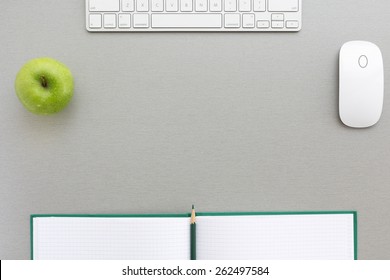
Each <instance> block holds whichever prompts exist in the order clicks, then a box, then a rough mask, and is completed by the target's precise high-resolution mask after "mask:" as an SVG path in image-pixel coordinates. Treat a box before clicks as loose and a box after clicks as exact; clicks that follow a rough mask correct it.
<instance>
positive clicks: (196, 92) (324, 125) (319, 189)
mask: <svg viewBox="0 0 390 280" xmlns="http://www.w3.org/2000/svg"><path fill="white" fill-rule="evenodd" d="M303 4H304V7H303V8H304V10H303V29H302V31H301V32H299V33H285V34H280V33H273V34H265V33H257V34H255V33H240V34H237V33H154V34H146V33H145V34H91V33H88V32H87V31H86V30H85V27H84V25H85V23H84V22H85V18H84V17H85V16H84V0H68V1H59V0H57V1H43V0H37V1H27V0H23V1H11V0H2V1H0V11H2V12H1V17H0V40H1V44H0V87H1V88H0V92H1V102H0V112H1V119H0V258H2V259H28V258H29V253H30V252H29V250H30V247H29V215H30V214H32V213H173V212H187V211H189V207H190V205H191V204H192V203H195V204H196V206H197V208H198V210H201V211H276V210H294V211H296V210H357V211H358V219H359V230H358V235H359V258H360V259H389V258H390V234H389V232H390V218H389V212H390V203H389V202H390V172H389V166H390V149H389V145H390V117H389V116H390V98H387V95H386V96H385V102H384V111H383V115H382V119H381V120H380V122H379V123H378V124H377V125H376V126H375V127H372V128H369V129H364V130H354V129H349V128H346V127H345V126H343V125H342V124H341V123H340V121H339V118H338V51H339V49H340V46H341V45H342V44H343V43H344V42H346V41H349V40H355V39H363V40H368V41H372V42H375V43H376V44H377V45H378V46H379V47H380V48H381V49H382V52H383V56H384V65H385V88H387V87H388V85H389V79H390V63H389V60H388V57H389V54H390V36H389V30H388V27H389V23H390V20H389V17H388V11H390V1H386V0H380V1H367V0H366V1H356V0H344V1H338V0H329V1H307V0H304V1H303ZM41 56H50V57H53V58H56V59H58V60H60V61H62V62H64V63H65V64H67V65H68V66H69V67H70V68H71V70H72V72H73V74H74V78H75V85H76V89H75V95H74V99H73V101H72V102H71V104H70V105H69V106H68V107H67V108H66V109H65V110H64V111H63V112H61V113H59V114H57V115H55V116H49V117H41V116H35V115H32V114H30V113H29V112H27V111H25V109H24V108H23V107H22V106H21V104H20V103H19V101H18V100H17V98H16V95H15V94H14V88H13V83H14V79H15V75H16V73H17V71H18V70H19V69H20V67H21V66H22V65H23V64H24V63H25V62H26V61H27V60H29V59H31V58H34V57H41Z"/></svg>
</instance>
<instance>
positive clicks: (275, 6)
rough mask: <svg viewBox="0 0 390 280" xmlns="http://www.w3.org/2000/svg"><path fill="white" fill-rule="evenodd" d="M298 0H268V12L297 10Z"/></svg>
mask: <svg viewBox="0 0 390 280" xmlns="http://www.w3.org/2000/svg"><path fill="white" fill-rule="evenodd" d="M298 5H299V0H268V11H270V12H297V11H298V9H299V7H298Z"/></svg>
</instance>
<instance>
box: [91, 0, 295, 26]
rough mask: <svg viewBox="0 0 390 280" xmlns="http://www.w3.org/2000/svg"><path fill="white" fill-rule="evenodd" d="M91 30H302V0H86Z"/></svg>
mask: <svg viewBox="0 0 390 280" xmlns="http://www.w3.org/2000/svg"><path fill="white" fill-rule="evenodd" d="M85 3H86V27H87V30H88V31H91V32H102V31H103V32H110V31H114V32H137V31H138V32H140V31H141V32H147V31H152V32H155V31H230V32H231V31H254V32H259V31H273V32H274V31H299V30H300V29H301V26H302V0H85Z"/></svg>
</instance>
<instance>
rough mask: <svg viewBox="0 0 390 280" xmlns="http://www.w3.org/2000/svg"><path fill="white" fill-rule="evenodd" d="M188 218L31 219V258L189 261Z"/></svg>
mask: <svg viewBox="0 0 390 280" xmlns="http://www.w3.org/2000/svg"><path fill="white" fill-rule="evenodd" d="M189 223H190V222H189V218H168V217H167V218H165V217H164V218H138V217H130V218H117V217H113V218H101V217H34V219H33V258H34V259H42V260H43V259H50V260H56V259H68V260H72V259H73V260H75V259H76V260H83V259H84V260H85V259H87V260H96V259H105V260H124V259H126V260H132V259H133V260H136V259H138V260H147V259H155V260H157V259H164V260H169V259H189V257H190V231H189Z"/></svg>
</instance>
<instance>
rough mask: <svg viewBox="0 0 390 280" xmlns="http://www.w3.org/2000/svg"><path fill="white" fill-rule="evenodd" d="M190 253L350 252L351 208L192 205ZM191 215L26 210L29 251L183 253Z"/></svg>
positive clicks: (51, 255)
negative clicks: (204, 208) (231, 209)
mask: <svg viewBox="0 0 390 280" xmlns="http://www.w3.org/2000/svg"><path fill="white" fill-rule="evenodd" d="M196 219H197V220H196V223H197V228H196V239H197V241H196V242H197V244H196V249H197V259H204V260H211V259H269V260H271V259H282V260H283V259H285V260H292V259H304V260H312V259H326V260H328V259H338V260H339V259H340V260H341V259H356V258H357V252H356V250H357V240H356V239H357V214H356V212H353V211H351V212H287V213H280V212H275V213H197V217H196ZM190 242H191V241H190V215H189V214H177V215H175V214H168V215H32V216H31V258H32V259H80V260H81V259H89V260H93V259H106V260H109V259H115V260H124V259H127V260H131V259H133V260H135V259H138V260H147V259H155V260H157V259H161V260H169V259H175V260H177V259H184V260H185V259H189V258H190V246H191V244H190Z"/></svg>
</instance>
